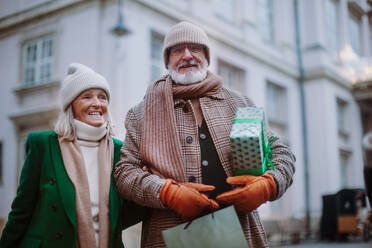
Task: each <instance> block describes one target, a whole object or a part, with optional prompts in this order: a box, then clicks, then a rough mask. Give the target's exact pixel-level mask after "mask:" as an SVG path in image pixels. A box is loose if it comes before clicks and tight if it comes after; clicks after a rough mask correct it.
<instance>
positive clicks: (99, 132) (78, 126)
mask: <svg viewBox="0 0 372 248" xmlns="http://www.w3.org/2000/svg"><path fill="white" fill-rule="evenodd" d="M74 124H75V130H76V136H77V138H78V140H81V141H88V142H98V141H99V140H101V139H102V138H103V137H104V136H105V135H106V133H107V128H106V127H107V123H106V122H105V123H104V124H103V125H102V126H100V127H94V126H91V125H88V124H86V123H84V122H81V121H79V120H76V119H74Z"/></svg>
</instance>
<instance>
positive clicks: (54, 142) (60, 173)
mask: <svg viewBox="0 0 372 248" xmlns="http://www.w3.org/2000/svg"><path fill="white" fill-rule="evenodd" d="M49 141H50V147H51V153H52V161H53V164H54V168H55V171H56V179H57V186H58V190H59V192H60V197H61V199H62V202H63V206H64V208H65V211H66V214H67V216H68V218H69V219H70V221H71V223H72V225H73V226H74V228H75V229H76V207H75V190H74V186H73V184H72V183H71V181H70V179H69V177H68V175H67V172H66V169H65V166H64V165H63V160H62V156H61V150H60V148H59V143H58V139H57V136H56V135H55V134H54V135H51V136H50V139H49Z"/></svg>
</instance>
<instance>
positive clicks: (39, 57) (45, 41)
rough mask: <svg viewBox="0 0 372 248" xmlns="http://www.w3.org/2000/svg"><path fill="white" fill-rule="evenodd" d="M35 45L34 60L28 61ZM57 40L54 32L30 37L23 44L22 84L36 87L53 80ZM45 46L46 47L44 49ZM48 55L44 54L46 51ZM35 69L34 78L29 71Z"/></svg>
mask: <svg viewBox="0 0 372 248" xmlns="http://www.w3.org/2000/svg"><path fill="white" fill-rule="evenodd" d="M32 46H33V47H35V51H34V53H35V54H34V57H35V58H34V60H33V61H28V59H29V56H30V54H29V51H28V49H30V47H32ZM55 47H56V41H55V35H54V34H53V33H49V34H44V35H42V36H38V37H36V38H33V39H28V40H26V41H24V42H23V44H22V49H21V51H22V60H21V61H22V69H21V86H22V87H26V88H28V87H34V86H39V85H43V84H48V83H50V82H52V80H53V76H54V63H55V54H56V49H55ZM44 48H45V49H44ZM45 52H46V53H47V56H44V55H45V54H44V53H45ZM31 71H33V80H31V79H30V78H29V73H28V72H31Z"/></svg>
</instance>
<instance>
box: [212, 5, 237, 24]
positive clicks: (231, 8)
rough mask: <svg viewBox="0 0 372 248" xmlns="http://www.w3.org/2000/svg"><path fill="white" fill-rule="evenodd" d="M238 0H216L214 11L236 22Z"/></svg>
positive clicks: (227, 19) (225, 18)
mask: <svg viewBox="0 0 372 248" xmlns="http://www.w3.org/2000/svg"><path fill="white" fill-rule="evenodd" d="M235 4H236V0H214V11H215V13H216V15H217V16H219V17H221V18H223V19H224V20H226V21H230V22H234V20H235V19H234V18H235Z"/></svg>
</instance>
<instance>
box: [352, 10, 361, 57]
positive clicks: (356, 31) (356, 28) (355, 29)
mask: <svg viewBox="0 0 372 248" xmlns="http://www.w3.org/2000/svg"><path fill="white" fill-rule="evenodd" d="M349 30H350V43H351V47H352V48H353V51H354V52H355V53H356V54H358V55H361V49H360V44H361V30H360V20H359V18H358V17H356V16H355V15H353V14H351V13H350V17H349Z"/></svg>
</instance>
